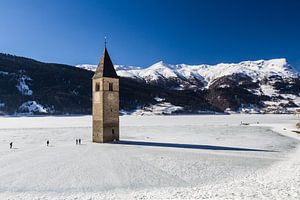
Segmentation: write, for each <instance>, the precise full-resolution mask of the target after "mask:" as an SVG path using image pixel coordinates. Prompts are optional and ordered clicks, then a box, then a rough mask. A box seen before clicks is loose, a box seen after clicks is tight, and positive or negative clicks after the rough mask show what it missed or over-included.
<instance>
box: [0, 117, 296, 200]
mask: <svg viewBox="0 0 300 200" xmlns="http://www.w3.org/2000/svg"><path fill="white" fill-rule="evenodd" d="M120 119H121V134H120V137H121V141H120V142H118V143H108V144H96V143H92V142H91V116H79V117H11V118H5V117H3V118H0V169H1V170H0V199H8V198H10V199H35V198H36V199H76V198H77V199H120V198H126V199H127V198H130V199H132V198H136V199H140V198H144V199H149V198H150V199H151V198H154V199H157V198H212V199H218V198H219V199H223V198H229V199H231V198H235V199H239V198H240V199H242V198H253V199H261V198H271V199H272V198H275V199H276V198H278V199H281V198H289V199H293V198H294V199H299V198H300V196H299V195H300V189H299V188H300V174H299V173H300V172H299V171H300V167H299V166H300V162H299V157H300V154H299V149H298V144H299V139H298V138H299V137H298V136H297V135H296V134H293V133H291V132H290V130H291V129H293V128H294V125H295V124H296V122H297V118H296V117H295V116H292V115H198V116H193V115H191V116H144V117H139V116H122V117H121V118H120ZM241 121H242V122H245V123H250V126H242V125H241ZM284 128H285V129H286V130H283V129H284ZM279 133H280V134H279ZM76 138H81V139H82V143H83V144H82V145H75V139H76ZM46 140H49V141H50V146H49V147H46ZM10 141H12V142H14V148H13V149H9V142H10Z"/></svg>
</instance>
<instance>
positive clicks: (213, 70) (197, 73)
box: [76, 58, 299, 88]
mask: <svg viewBox="0 0 300 200" xmlns="http://www.w3.org/2000/svg"><path fill="white" fill-rule="evenodd" d="M76 67H79V68H83V69H87V70H92V71H95V70H96V67H97V65H89V64H83V65H76ZM115 68H116V70H117V73H118V75H119V76H121V77H129V78H134V79H140V80H144V81H146V82H148V83H157V82H159V81H164V80H165V81H166V80H176V81H178V83H185V85H179V86H180V88H184V86H188V87H193V86H197V84H195V83H194V82H195V80H196V81H197V82H201V83H203V85H204V87H209V86H210V85H211V83H213V82H214V81H215V80H216V79H218V78H220V77H223V76H228V75H232V74H244V75H247V76H249V77H251V78H252V80H253V81H261V80H264V79H266V78H270V77H274V76H279V77H282V78H296V77H298V75H299V74H298V73H297V72H296V71H295V70H294V69H293V68H292V67H291V66H290V65H289V64H288V63H287V61H286V59H284V58H282V59H272V60H258V61H244V62H240V63H230V64H226V63H221V64H217V65H205V64H203V65H187V64H177V65H171V64H166V63H164V62H163V61H160V62H158V63H155V64H153V65H151V66H149V67H147V68H141V67H134V66H124V65H115Z"/></svg>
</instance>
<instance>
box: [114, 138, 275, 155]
mask: <svg viewBox="0 0 300 200" xmlns="http://www.w3.org/2000/svg"><path fill="white" fill-rule="evenodd" d="M112 144H122V145H133V146H150V147H170V148H183V149H202V150H216V151H260V152H277V151H273V150H266V149H251V148H241V147H225V146H214V145H200V144H179V143H163V142H145V141H132V140H121V141H116V142H113V143H112Z"/></svg>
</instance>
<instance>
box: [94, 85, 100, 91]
mask: <svg viewBox="0 0 300 200" xmlns="http://www.w3.org/2000/svg"><path fill="white" fill-rule="evenodd" d="M95 91H96V92H98V91H100V83H96V86H95Z"/></svg>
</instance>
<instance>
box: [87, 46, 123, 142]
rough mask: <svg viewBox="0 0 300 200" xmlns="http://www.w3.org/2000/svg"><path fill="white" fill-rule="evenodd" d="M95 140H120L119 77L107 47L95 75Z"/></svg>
mask: <svg viewBox="0 0 300 200" xmlns="http://www.w3.org/2000/svg"><path fill="white" fill-rule="evenodd" d="M92 90H93V91H92V92H93V142H97V143H104V142H111V141H114V140H119V77H118V75H117V73H116V70H115V68H114V66H113V64H112V62H111V60H110V57H109V55H108V52H107V49H106V47H105V48H104V51H103V54H102V56H101V59H100V62H99V64H98V67H97V69H96V72H95V74H94V76H93V89H92Z"/></svg>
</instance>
